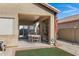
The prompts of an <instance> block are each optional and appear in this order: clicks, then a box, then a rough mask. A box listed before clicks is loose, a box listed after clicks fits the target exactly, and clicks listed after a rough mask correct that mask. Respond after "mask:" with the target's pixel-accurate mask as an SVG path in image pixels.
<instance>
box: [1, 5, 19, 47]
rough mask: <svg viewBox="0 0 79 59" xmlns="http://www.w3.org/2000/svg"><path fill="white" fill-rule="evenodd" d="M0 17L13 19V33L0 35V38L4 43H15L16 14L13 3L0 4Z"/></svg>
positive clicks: (16, 31)
mask: <svg viewBox="0 0 79 59" xmlns="http://www.w3.org/2000/svg"><path fill="white" fill-rule="evenodd" d="M0 17H12V18H15V19H14V26H13V27H14V28H13V29H14V33H13V35H5V36H2V35H0V40H3V41H4V42H5V43H6V45H8V46H10V45H16V43H17V38H18V26H17V25H18V15H17V8H16V5H14V4H0ZM5 30H6V29H5Z"/></svg>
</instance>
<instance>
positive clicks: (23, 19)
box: [18, 14, 49, 25]
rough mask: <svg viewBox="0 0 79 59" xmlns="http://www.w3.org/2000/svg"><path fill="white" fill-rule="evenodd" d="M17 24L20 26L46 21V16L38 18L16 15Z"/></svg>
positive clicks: (35, 16) (36, 16)
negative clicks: (17, 18)
mask: <svg viewBox="0 0 79 59" xmlns="http://www.w3.org/2000/svg"><path fill="white" fill-rule="evenodd" d="M18 17H19V24H21V25H25V24H26V25H31V24H33V23H34V22H36V21H37V20H45V19H48V18H49V17H48V16H39V15H27V14H18Z"/></svg>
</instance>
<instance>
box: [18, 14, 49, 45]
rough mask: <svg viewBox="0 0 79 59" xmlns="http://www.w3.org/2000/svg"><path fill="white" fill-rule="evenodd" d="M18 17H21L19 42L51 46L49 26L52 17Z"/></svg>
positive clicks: (22, 15)
mask: <svg viewBox="0 0 79 59" xmlns="http://www.w3.org/2000/svg"><path fill="white" fill-rule="evenodd" d="M18 17H19V37H18V39H19V41H25V42H26V43H45V44H49V32H48V31H49V29H48V26H49V19H50V16H48V15H47V16H46V15H32V14H18ZM22 43H23V42H22ZM27 45H28V44H27Z"/></svg>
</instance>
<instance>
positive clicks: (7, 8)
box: [0, 4, 54, 46]
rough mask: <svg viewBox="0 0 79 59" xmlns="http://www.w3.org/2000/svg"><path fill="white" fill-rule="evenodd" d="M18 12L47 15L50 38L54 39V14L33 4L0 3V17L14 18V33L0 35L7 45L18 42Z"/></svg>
mask: <svg viewBox="0 0 79 59" xmlns="http://www.w3.org/2000/svg"><path fill="white" fill-rule="evenodd" d="M18 13H24V14H32V15H33V14H34V15H48V16H52V17H51V18H50V25H51V26H50V29H51V30H50V34H51V36H50V37H51V39H54V18H53V17H54V16H53V14H51V13H49V12H47V11H45V10H44V9H42V8H40V7H38V6H36V5H35V4H0V17H12V18H15V19H14V26H13V27H14V34H13V35H5V36H1V35H0V40H4V41H5V42H6V45H8V46H17V42H18V33H19V31H18V20H19V19H18Z"/></svg>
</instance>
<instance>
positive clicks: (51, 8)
mask: <svg viewBox="0 0 79 59" xmlns="http://www.w3.org/2000/svg"><path fill="white" fill-rule="evenodd" d="M40 4H42V5H44V6H45V7H47V8H49V9H50V10H52V11H55V12H56V13H59V12H60V10H58V9H57V8H55V7H53V6H51V5H49V4H48V3H40Z"/></svg>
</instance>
